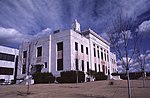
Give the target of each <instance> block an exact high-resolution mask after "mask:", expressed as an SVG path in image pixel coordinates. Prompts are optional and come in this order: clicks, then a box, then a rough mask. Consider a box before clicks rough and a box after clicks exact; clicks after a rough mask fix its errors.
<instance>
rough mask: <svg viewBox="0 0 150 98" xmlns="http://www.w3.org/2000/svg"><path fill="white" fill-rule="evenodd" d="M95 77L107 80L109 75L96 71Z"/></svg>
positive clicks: (96, 79)
mask: <svg viewBox="0 0 150 98" xmlns="http://www.w3.org/2000/svg"><path fill="white" fill-rule="evenodd" d="M94 77H95V81H98V80H107V76H106V75H105V74H104V73H103V72H96V73H95V74H94Z"/></svg>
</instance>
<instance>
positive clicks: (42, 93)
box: [0, 80, 150, 98]
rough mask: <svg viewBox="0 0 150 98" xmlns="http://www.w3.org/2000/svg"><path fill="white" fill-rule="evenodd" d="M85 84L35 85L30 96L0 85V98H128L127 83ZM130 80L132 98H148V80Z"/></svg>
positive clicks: (20, 87)
mask: <svg viewBox="0 0 150 98" xmlns="http://www.w3.org/2000/svg"><path fill="white" fill-rule="evenodd" d="M113 82H114V84H113V85H109V81H108V80H107V81H106V80H105V81H97V82H87V83H79V84H35V85H31V86H30V94H26V92H27V86H25V85H0V98H128V96H127V81H125V80H114V81H113ZM145 84H146V87H145V88H143V87H142V80H132V81H131V90H132V92H131V93H132V98H150V80H146V83H145Z"/></svg>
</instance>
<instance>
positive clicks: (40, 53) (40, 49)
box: [37, 47, 42, 57]
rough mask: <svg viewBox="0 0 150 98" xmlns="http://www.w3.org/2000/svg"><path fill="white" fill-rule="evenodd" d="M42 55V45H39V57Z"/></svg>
mask: <svg viewBox="0 0 150 98" xmlns="http://www.w3.org/2000/svg"><path fill="white" fill-rule="evenodd" d="M40 56H42V47H37V57H40Z"/></svg>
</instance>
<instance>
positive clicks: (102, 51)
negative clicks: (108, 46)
mask: <svg viewBox="0 0 150 98" xmlns="http://www.w3.org/2000/svg"><path fill="white" fill-rule="evenodd" d="M101 59H102V60H103V51H101Z"/></svg>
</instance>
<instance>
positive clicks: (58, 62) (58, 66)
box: [57, 59, 63, 71]
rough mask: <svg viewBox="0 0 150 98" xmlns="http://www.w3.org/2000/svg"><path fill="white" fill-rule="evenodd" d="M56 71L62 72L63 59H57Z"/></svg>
mask: <svg viewBox="0 0 150 98" xmlns="http://www.w3.org/2000/svg"><path fill="white" fill-rule="evenodd" d="M57 70H58V71H59V70H63V59H57Z"/></svg>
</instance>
